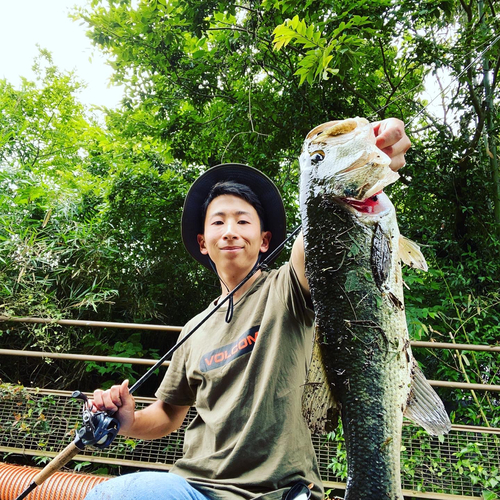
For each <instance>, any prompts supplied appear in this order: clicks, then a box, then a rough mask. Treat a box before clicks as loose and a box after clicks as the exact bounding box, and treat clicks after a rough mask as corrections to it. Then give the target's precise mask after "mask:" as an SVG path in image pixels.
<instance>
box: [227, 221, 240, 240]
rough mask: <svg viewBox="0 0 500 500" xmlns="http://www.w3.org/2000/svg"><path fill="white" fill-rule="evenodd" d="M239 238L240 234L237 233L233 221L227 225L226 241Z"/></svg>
mask: <svg viewBox="0 0 500 500" xmlns="http://www.w3.org/2000/svg"><path fill="white" fill-rule="evenodd" d="M237 237H238V233H237V232H236V223H235V222H232V221H228V222H227V223H226V230H225V231H224V238H225V239H234V238H237Z"/></svg>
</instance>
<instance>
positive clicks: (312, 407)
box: [302, 340, 339, 433]
mask: <svg viewBox="0 0 500 500" xmlns="http://www.w3.org/2000/svg"><path fill="white" fill-rule="evenodd" d="M302 414H303V416H304V418H305V420H306V422H307V425H308V426H309V430H310V431H311V433H325V432H331V431H332V430H334V429H335V428H336V427H337V424H338V416H339V406H338V405H337V402H336V401H335V398H334V397H333V394H332V392H331V390H330V386H329V384H328V379H327V376H326V371H325V365H324V364H323V356H322V354H321V350H320V347H319V344H318V342H317V341H316V340H315V341H314V347H313V354H312V359H311V364H310V366H309V371H308V373H307V382H306V383H305V385H304V392H303V394H302Z"/></svg>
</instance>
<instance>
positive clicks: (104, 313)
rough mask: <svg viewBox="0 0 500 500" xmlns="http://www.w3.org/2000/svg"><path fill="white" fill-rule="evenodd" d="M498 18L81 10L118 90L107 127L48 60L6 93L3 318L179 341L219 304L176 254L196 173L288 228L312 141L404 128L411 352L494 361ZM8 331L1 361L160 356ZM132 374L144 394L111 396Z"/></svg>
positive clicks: (261, 9) (320, 7) (480, 419)
mask: <svg viewBox="0 0 500 500" xmlns="http://www.w3.org/2000/svg"><path fill="white" fill-rule="evenodd" d="M497 14H498V13H497V12H495V5H494V4H493V3H491V2H486V3H485V4H484V6H483V12H482V13H480V12H479V4H478V2H476V1H475V0H471V1H470V2H465V1H461V2H458V1H454V0H447V1H438V0H429V1H427V2H425V3H422V2H415V1H412V0H404V1H401V2H390V1H388V0H357V1H349V2H347V1H340V2H334V3H332V2H326V1H321V0H317V1H313V0H306V1H301V2H298V1H297V0H261V1H258V0H250V1H247V2H242V1H231V2H220V1H215V0H209V1H203V2H201V1H199V0H184V1H182V2H181V1H179V0H170V1H167V0H143V1H140V2H131V1H129V0H120V1H118V0H109V1H104V0H92V1H91V2H90V4H89V6H88V8H86V9H81V10H79V11H77V12H75V14H74V15H75V17H76V18H78V19H80V20H81V21H83V22H84V23H85V24H86V25H87V26H88V36H89V37H90V39H91V40H92V42H93V43H94V44H95V45H96V47H98V48H99V49H100V50H101V51H103V52H104V53H105V54H107V55H108V57H109V61H110V64H111V65H112V67H113V68H114V77H113V79H114V81H115V82H116V83H119V84H122V85H124V87H125V89H126V93H125V97H124V99H123V102H122V103H121V105H120V106H119V107H118V108H116V109H107V110H103V111H104V113H105V116H106V124H105V126H102V125H99V124H98V123H97V122H95V121H94V120H93V119H92V118H91V115H90V113H88V111H87V110H85V109H84V108H83V107H82V106H81V104H79V103H78V89H79V87H80V85H81V84H80V83H79V82H78V80H77V79H76V77H75V76H74V75H72V74H65V73H61V72H59V71H58V70H57V69H56V68H55V67H54V66H53V64H52V62H51V60H50V55H49V54H47V53H42V54H41V55H40V58H39V59H38V61H37V65H38V69H39V72H38V75H39V79H38V81H37V82H28V81H26V80H25V81H23V84H22V86H21V87H20V88H18V89H16V88H14V87H13V86H12V85H11V84H9V83H8V82H6V81H2V82H1V83H0V86H1V92H0V102H1V105H0V109H1V112H0V125H1V126H0V130H1V132H0V162H1V163H0V168H1V172H0V176H1V177H0V185H1V186H2V188H1V190H0V205H1V207H2V210H1V211H0V214H1V215H0V217H1V218H2V226H1V227H0V278H1V283H2V285H1V290H0V299H1V301H2V302H1V303H0V312H1V313H3V314H7V315H19V316H24V315H32V316H37V315H39V316H45V317H54V318H58V317H74V318H84V319H108V320H113V321H132V322H134V321H135V322H142V323H143V322H149V321H151V322H164V323H167V324H179V325H180V324H183V323H184V322H185V321H187V320H188V319H189V318H190V317H191V316H192V315H193V314H194V313H196V312H198V311H199V310H201V309H202V308H203V306H204V304H206V302H207V301H208V300H209V298H210V297H212V296H214V295H215V294H217V293H218V285H217V283H216V281H215V280H214V278H213V277H212V276H211V275H210V273H209V272H207V271H206V270H204V269H202V268H201V267H199V266H198V265H197V264H195V263H194V262H192V260H191V259H190V258H189V257H188V255H187V253H186V252H185V251H184V249H183V247H182V243H181V242H180V234H179V221H180V214H181V210H182V203H183V199H184V196H185V194H186V192H187V189H188V188H189V185H190V184H191V183H192V182H193V180H194V179H196V177H197V176H198V175H199V173H200V172H201V171H203V170H204V169H206V168H208V167H210V166H213V165H216V164H218V163H221V162H238V163H247V164H250V165H252V166H254V167H256V168H259V169H260V170H262V171H263V172H265V173H266V174H268V175H269V176H270V177H271V178H272V179H273V180H274V181H275V182H276V184H277V185H278V187H279V189H280V191H281V193H282V195H283V197H284V200H285V204H286V207H287V213H288V218H289V226H290V228H291V227H295V226H296V224H297V223H298V201H297V199H298V198H297V192H298V162H297V157H298V155H299V152H300V147H301V144H302V141H303V138H304V136H305V134H306V133H307V132H308V131H309V130H310V129H312V128H313V127H314V126H316V125H318V124H320V123H322V122H324V121H328V120H331V119H334V118H347V117H350V116H356V115H358V116H366V117H368V118H369V119H371V120H378V119H382V118H384V117H387V116H396V117H399V118H402V119H403V120H405V121H406V122H407V124H408V125H407V130H408V133H409V134H410V137H411V140H412V142H413V148H412V149H411V150H410V152H409V153H408V155H407V162H408V164H407V166H406V167H405V168H404V169H403V170H401V180H400V182H398V183H397V184H396V185H394V186H393V187H392V188H391V189H390V194H391V198H392V199H393V201H394V202H395V204H396V206H397V210H398V215H399V221H400V226H401V229H402V232H403V233H404V234H405V235H406V236H409V237H410V238H412V239H414V240H415V241H417V242H419V243H421V244H423V245H424V246H423V249H424V253H425V254H426V255H427V257H428V260H429V263H430V267H431V271H430V272H429V273H428V274H427V275H423V274H422V273H419V272H417V271H412V270H408V271H407V272H406V274H405V276H406V282H407V284H408V286H409V288H410V289H409V291H408V292H407V311H408V322H409V327H410V330H411V334H412V337H413V338H415V339H424V340H428V339H432V340H443V341H454V342H457V343H467V342H469V343H476V344H497V343H498V340H499V335H500V329H499V326H498V325H499V321H498V318H499V317H500V308H499V300H500V298H499V294H498V282H499V280H500V265H499V262H500V261H499V251H500V250H499V249H500V240H499V234H498V231H499V221H498V220H496V218H495V207H496V203H497V200H496V197H495V192H496V189H498V186H497V185H496V181H495V176H494V171H493V167H492V164H491V157H492V155H493V156H494V154H493V152H492V151H493V150H492V148H491V141H492V140H497V138H498V135H499V132H498V131H499V128H498V123H499V113H498V108H497V106H498V98H497V97H496V94H495V91H496V89H497V80H498V70H499V67H500V42H499V43H497V42H496V41H495V39H496V37H497V33H498V32H500V30H499V27H498V22H499V21H498V17H497ZM485 61H487V66H488V67H489V68H490V71H489V72H488V76H489V78H490V87H491V96H492V102H493V107H491V105H490V104H491V103H490V104H488V103H489V102H490V101H489V100H488V95H487V94H486V92H487V91H486V90H485V89H486V87H485V85H484V80H485V78H484V76H485V72H484V67H485V65H486V62H485ZM426 79H427V80H426ZM424 82H427V85H429V82H430V83H431V84H432V85H431V86H432V92H433V93H434V95H435V96H436V95H439V91H440V88H442V89H443V90H444V92H443V94H442V96H441V99H438V101H442V102H443V104H444V116H442V117H437V116H436V114H434V113H433V111H431V110H432V109H434V107H435V105H436V101H434V102H433V103H432V104H433V106H431V107H428V108H427V107H426V105H427V104H428V103H427V102H426V101H425V100H424V99H423V98H422V97H421V91H422V90H423V88H424ZM448 82H452V83H451V84H450V85H449V86H448ZM445 87H446V88H445ZM488 118H489V119H490V120H491V123H490V124H489V125H488ZM486 131H488V139H489V142H488V143H485V142H484V139H485V137H486ZM284 258H286V255H284V256H283V258H282V259H284ZM6 325H8V326H6V327H5V328H4V329H3V331H2V332H1V336H0V338H1V339H2V343H4V344H5V345H7V344H9V345H11V346H17V347H20V348H25V347H31V346H37V347H40V349H42V348H43V349H52V350H56V349H57V350H75V351H78V350H84V351H85V352H89V353H99V354H106V353H110V354H111V353H113V354H121V355H126V353H128V354H127V355H132V354H133V355H135V356H145V355H154V354H155V352H154V349H158V350H160V351H162V350H163V348H164V347H165V346H167V345H168V344H169V343H170V342H171V339H166V338H164V337H162V338H159V337H154V338H153V337H151V336H146V335H142V336H141V335H133V336H132V337H131V338H130V339H127V335H126V334H122V333H117V332H109V331H102V332H97V331H91V330H86V331H82V330H76V329H71V330H63V329H58V328H55V327H53V326H44V327H19V326H15V325H13V324H6ZM111 336H112V338H113V341H112V342H109V338H110V337H111ZM417 354H418V356H419V360H421V361H422V363H423V364H424V365H425V371H426V373H427V374H428V375H429V376H430V378H442V379H446V380H457V381H470V382H475V383H481V382H485V383H490V384H498V383H499V370H500V365H498V360H497V359H494V358H493V357H492V356H491V354H479V353H477V354H475V355H472V354H470V353H462V354H458V353H456V352H453V351H450V352H435V351H432V352H426V351H422V352H419V353H417ZM67 366H69V365H62V366H61V368H60V372H62V371H66V372H67V371H68V369H67ZM9 368H10V369H12V370H13V372H12V374H11V375H10V376H9V375H8V373H7V370H6V369H5V368H4V367H3V365H2V372H3V373H2V374H1V376H2V378H6V379H9V377H12V380H14V381H16V380H15V379H16V377H19V378H22V376H23V370H24V369H25V368H22V367H21V368H13V367H12V366H10V365H9ZM91 368H92V369H93V370H94V371H95V370H97V371H99V370H100V371H101V372H102V371H103V369H102V368H100V369H99V370H98V369H97V368H96V366H93V367H91ZM84 369H85V367H82V368H81V369H80V371H75V372H74V377H73V379H74V380H77V379H79V378H82V377H83V371H84ZM16 370H18V371H16ZM26 370H28V368H26ZM127 370H128V371H127ZM60 372H57V370H56V371H52V372H50V371H48V372H44V375H43V377H45V378H42V379H37V380H38V381H40V380H42V381H43V383H44V384H49V383H50V382H51V381H55V380H58V377H59V376H61V373H60ZM37 373H38V371H37ZM24 375H26V374H25V373H24ZM102 375H105V376H108V375H109V376H110V377H111V378H112V374H111V373H110V372H107V373H103V374H102ZM125 375H130V376H132V377H134V376H135V375H134V373H132V372H131V371H130V370H129V369H128V368H126V369H124V370H122V372H120V373H119V374H117V376H116V378H117V379H119V378H121V377H122V376H125ZM39 376H40V377H42V375H41V371H40V375H39ZM88 376H89V375H85V377H87V378H86V380H88ZM96 377H97V375H96ZM96 380H97V378H96V379H90V382H88V383H89V387H88V388H89V389H92V387H91V386H90V385H91V384H92V383H94V382H95V381H96ZM110 382H111V381H110ZM442 395H443V396H444V397H445V399H446V400H447V401H448V402H449V404H450V408H453V409H454V411H455V413H456V416H455V417H454V418H456V420H457V421H461V422H474V423H485V422H488V423H489V424H490V425H498V422H499V410H498V404H499V403H498V399H496V398H495V397H494V396H493V395H492V394H489V393H478V394H476V395H475V396H471V394H470V393H469V392H460V391H453V392H451V391H448V392H442Z"/></svg>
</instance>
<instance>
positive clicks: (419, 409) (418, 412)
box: [405, 362, 451, 436]
mask: <svg viewBox="0 0 500 500" xmlns="http://www.w3.org/2000/svg"><path fill="white" fill-rule="evenodd" d="M405 417H407V418H409V419H410V420H411V421H412V422H414V423H416V424H418V425H420V426H422V427H423V428H424V429H425V430H426V431H427V432H428V433H429V434H431V435H433V436H441V435H443V434H447V433H448V432H449V431H450V429H451V422H450V418H449V417H448V414H447V413H446V410H445V408H444V405H443V402H442V401H441V399H440V398H439V396H438V395H437V394H436V391H435V390H434V389H433V388H432V387H431V385H430V384H429V382H428V381H427V379H426V378H425V375H424V374H423V373H422V371H421V370H420V368H419V367H418V365H417V363H416V362H414V365H413V369H412V385H411V390H410V395H409V396H408V402H407V404H406V409H405Z"/></svg>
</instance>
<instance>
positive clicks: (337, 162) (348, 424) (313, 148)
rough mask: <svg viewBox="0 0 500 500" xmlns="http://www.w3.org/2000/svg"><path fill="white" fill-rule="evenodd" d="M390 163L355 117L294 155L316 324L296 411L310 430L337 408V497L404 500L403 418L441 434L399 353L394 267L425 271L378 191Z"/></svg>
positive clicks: (403, 332) (405, 346)
mask: <svg viewBox="0 0 500 500" xmlns="http://www.w3.org/2000/svg"><path fill="white" fill-rule="evenodd" d="M390 161H391V160H390V158H389V157H388V156H387V155H386V154H384V153H383V152H382V151H381V150H379V149H378V148H377V147H376V146H375V135H374V132H373V128H372V125H371V124H370V123H368V121H367V120H365V119H363V118H356V119H349V120H344V121H339V122H329V123H325V124H323V125H320V126H318V127H316V128H315V129H313V130H312V131H311V132H309V134H308V135H307V137H306V140H305V142H304V147H303V151H302V154H301V156H300V169H301V194H300V203H301V212H302V224H303V233H304V245H305V254H306V276H307V279H308V282H309V286H310V289H311V295H312V300H313V303H314V309H315V312H316V323H317V345H316V346H315V347H316V349H315V359H314V360H313V363H312V367H311V370H310V377H309V383H308V384H307V386H306V391H305V395H304V410H305V414H306V418H308V420H309V422H310V424H311V426H312V428H315V429H316V430H318V429H320V428H323V429H324V428H325V426H326V425H328V424H334V420H336V416H337V415H335V413H336V412H338V411H340V413H341V417H342V424H343V429H344V437H345V442H346V448H347V462H348V477H347V487H346V495H345V499H346V500H388V499H391V500H402V499H403V495H402V493H401V478H400V449H401V429H402V422H403V415H405V416H406V417H408V418H409V419H411V420H412V421H414V422H416V423H418V424H419V425H421V426H422V427H424V428H425V429H426V430H427V431H428V432H429V433H431V434H436V435H439V434H444V433H446V432H448V431H449V430H450V427H451V424H450V421H449V418H448V415H447V414H446V411H445V409H444V406H443V404H442V402H441V400H440V399H439V397H438V396H437V394H436V393H435V392H434V390H433V389H432V387H431V386H430V385H429V383H428V382H427V380H426V379H425V377H424V375H423V374H422V373H421V371H420V370H419V368H418V366H417V363H416V361H415V360H414V358H413V356H412V352H411V349H410V343H409V338H408V331H407V328H406V318H405V312H404V299H403V280H402V276H401V260H403V261H404V262H405V263H407V264H409V265H412V266H414V267H418V268H420V269H424V270H426V269H427V266H426V263H425V259H424V258H423V256H422V254H421V253H420V250H419V248H418V246H417V245H416V244H414V243H412V242H410V241H409V240H407V239H405V238H403V237H402V236H400V234H399V229H398V225H397V221H396V213H395V209H394V206H393V205H392V203H391V201H390V200H389V198H388V197H387V196H386V195H385V194H384V192H383V191H382V190H383V188H384V187H385V186H387V185H389V184H391V183H393V182H394V181H396V180H397V179H398V177H399V175H398V174H397V173H396V172H393V171H392V170H391V169H390V167H389V164H390ZM325 380H326V381H327V382H326V383H325V382H324V381H325ZM327 410H328V412H327Z"/></svg>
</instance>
